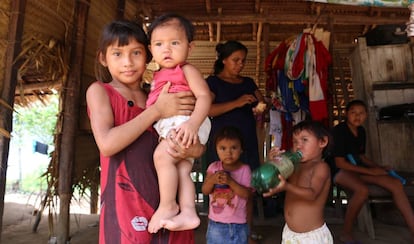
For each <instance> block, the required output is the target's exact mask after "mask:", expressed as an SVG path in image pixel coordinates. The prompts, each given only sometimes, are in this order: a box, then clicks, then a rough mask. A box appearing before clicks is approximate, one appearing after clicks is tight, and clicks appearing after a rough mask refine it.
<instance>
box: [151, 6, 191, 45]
mask: <svg viewBox="0 0 414 244" xmlns="http://www.w3.org/2000/svg"><path fill="white" fill-rule="evenodd" d="M174 19H176V20H178V22H179V23H180V27H182V28H183V29H184V31H185V34H186V36H187V40H188V42H189V43H190V42H192V41H193V40H194V32H195V30H194V26H193V24H192V23H191V21H189V20H188V19H186V18H184V17H183V16H181V15H178V14H175V13H167V14H163V15H161V16H159V17H158V18H156V19H155V20H154V21H153V22H152V23H151V25H150V27H149V28H148V40H149V41H151V36H152V32H153V31H154V30H155V28H157V27H159V26H163V25H165V24H166V23H167V22H169V21H171V20H174Z"/></svg>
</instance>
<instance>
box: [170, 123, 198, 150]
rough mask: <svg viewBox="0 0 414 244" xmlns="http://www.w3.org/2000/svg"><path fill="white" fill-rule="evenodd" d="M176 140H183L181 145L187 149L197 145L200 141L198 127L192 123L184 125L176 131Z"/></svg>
mask: <svg viewBox="0 0 414 244" xmlns="http://www.w3.org/2000/svg"><path fill="white" fill-rule="evenodd" d="M175 130H176V132H177V135H176V138H180V139H181V144H182V145H183V147H185V148H189V147H190V146H191V145H193V144H196V143H197V140H198V127H197V126H195V125H194V124H192V123H191V122H190V121H186V122H184V123H182V124H181V125H180V126H179V127H177V128H176V129H175Z"/></svg>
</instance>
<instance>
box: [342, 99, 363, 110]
mask: <svg viewBox="0 0 414 244" xmlns="http://www.w3.org/2000/svg"><path fill="white" fill-rule="evenodd" d="M353 106H362V107H364V108H365V111H367V110H368V107H367V105H366V104H365V102H364V101H362V100H357V99H356V100H352V101H350V102H349V103H348V104H347V105H346V107H345V111H346V112H348V111H349V110H350V109H351V107H353Z"/></svg>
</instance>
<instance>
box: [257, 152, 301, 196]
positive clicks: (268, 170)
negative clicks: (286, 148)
mask: <svg viewBox="0 0 414 244" xmlns="http://www.w3.org/2000/svg"><path fill="white" fill-rule="evenodd" d="M301 159H302V152H301V151H296V152H284V153H283V154H281V155H280V156H278V157H276V158H275V159H272V160H268V161H267V162H266V163H264V164H262V165H261V166H260V167H259V168H257V169H256V170H254V171H253V174H252V181H251V185H252V187H254V188H255V189H256V191H258V192H259V193H260V194H262V193H264V192H267V191H269V189H270V188H273V187H275V186H277V185H278V184H279V182H280V180H279V177H278V175H279V174H280V175H282V176H283V178H285V179H287V178H289V176H290V175H292V173H293V171H294V170H295V167H296V165H297V164H299V163H300V160H301Z"/></svg>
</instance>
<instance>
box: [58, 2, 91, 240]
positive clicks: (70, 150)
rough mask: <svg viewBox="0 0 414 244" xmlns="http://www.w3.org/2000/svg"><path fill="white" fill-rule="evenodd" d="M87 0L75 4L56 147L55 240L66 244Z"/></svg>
mask: <svg viewBox="0 0 414 244" xmlns="http://www.w3.org/2000/svg"><path fill="white" fill-rule="evenodd" d="M89 6H90V0H78V1H76V4H75V14H74V21H73V22H74V31H73V37H72V41H71V43H70V45H71V46H72V48H71V50H72V51H71V54H70V61H69V63H70V67H71V69H70V72H69V74H68V79H67V80H66V82H65V83H64V84H63V87H62V98H61V101H62V103H63V117H62V119H63V127H62V135H61V136H62V141H61V143H60V145H57V147H58V148H59V185H58V194H59V200H60V207H59V216H58V225H57V233H56V234H57V243H58V244H66V243H67V241H68V240H69V228H70V225H69V223H70V222H69V220H70V200H71V198H72V169H73V163H74V161H75V137H76V133H77V131H78V121H79V106H80V91H81V79H82V67H83V62H84V49H85V40H86V22H87V19H88V12H89Z"/></svg>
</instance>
